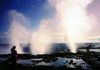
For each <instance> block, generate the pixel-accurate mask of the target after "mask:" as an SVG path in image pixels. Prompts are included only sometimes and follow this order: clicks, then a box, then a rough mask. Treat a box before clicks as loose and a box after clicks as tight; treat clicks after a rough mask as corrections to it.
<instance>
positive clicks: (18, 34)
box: [8, 10, 28, 53]
mask: <svg viewBox="0 0 100 70" xmlns="http://www.w3.org/2000/svg"><path fill="white" fill-rule="evenodd" d="M8 15H9V18H10V28H9V35H8V37H9V41H10V45H11V46H16V49H17V51H18V53H23V47H22V46H20V45H21V44H28V31H27V30H26V28H25V25H24V24H26V21H27V19H26V18H25V17H24V16H23V15H22V14H21V13H18V12H17V11H15V10H11V11H9V13H8Z"/></svg>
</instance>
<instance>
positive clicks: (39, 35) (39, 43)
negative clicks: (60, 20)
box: [31, 20, 53, 55]
mask: <svg viewBox="0 0 100 70" xmlns="http://www.w3.org/2000/svg"><path fill="white" fill-rule="evenodd" d="M50 22H51V23H50ZM52 24H53V23H52V21H51V20H42V21H41V22H40V25H39V28H38V29H37V30H36V31H33V32H32V35H31V52H32V54H34V55H37V54H46V53H50V46H51V44H52V43H53V42H52V37H51V33H52V32H51V31H52Z"/></svg>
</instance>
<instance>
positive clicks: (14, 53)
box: [11, 46, 18, 69]
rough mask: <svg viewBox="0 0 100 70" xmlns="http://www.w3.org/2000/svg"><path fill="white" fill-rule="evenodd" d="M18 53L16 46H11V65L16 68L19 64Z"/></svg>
mask: <svg viewBox="0 0 100 70" xmlns="http://www.w3.org/2000/svg"><path fill="white" fill-rule="evenodd" d="M17 55H18V54H17V51H16V46H13V47H12V48H11V65H12V67H13V69H15V68H16V65H17Z"/></svg>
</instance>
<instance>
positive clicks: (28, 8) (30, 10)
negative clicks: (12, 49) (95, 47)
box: [0, 0, 100, 43]
mask: <svg viewBox="0 0 100 70" xmlns="http://www.w3.org/2000/svg"><path fill="white" fill-rule="evenodd" d="M47 1H48V0H0V43H2V42H6V41H7V36H6V35H7V34H8V33H7V32H8V29H9V27H10V17H8V13H9V11H12V10H14V11H17V12H18V13H21V14H23V15H24V16H25V17H26V18H27V19H28V21H29V25H28V28H29V29H37V27H38V25H39V23H40V21H41V20H42V19H47V18H53V17H54V15H55V8H53V7H49V6H48V3H47ZM87 11H88V12H89V13H90V14H93V15H94V16H96V21H97V23H96V25H95V26H96V27H95V28H97V30H99V27H100V23H99V22H100V0H94V1H93V3H91V4H90V5H89V6H88V7H87Z"/></svg>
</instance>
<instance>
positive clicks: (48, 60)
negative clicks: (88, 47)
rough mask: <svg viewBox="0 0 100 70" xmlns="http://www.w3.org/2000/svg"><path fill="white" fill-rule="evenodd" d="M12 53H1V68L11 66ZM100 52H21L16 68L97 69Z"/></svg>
mask: <svg viewBox="0 0 100 70" xmlns="http://www.w3.org/2000/svg"><path fill="white" fill-rule="evenodd" d="M9 56H10V54H4V55H0V70H6V69H8V68H9V69H10V68H11V64H10V63H8V62H9V61H8V59H9ZM99 61H100V53H97V52H89V53H87V52H77V53H76V54H74V53H70V52H63V53H61V52H55V53H52V54H44V55H30V54H19V55H18V61H17V66H16V70H33V69H40V68H41V69H46V70H47V69H50V70H55V69H62V70H66V69H68V70H70V69H72V70H73V69H76V70H77V69H81V70H96V69H98V68H100V62H99Z"/></svg>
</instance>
